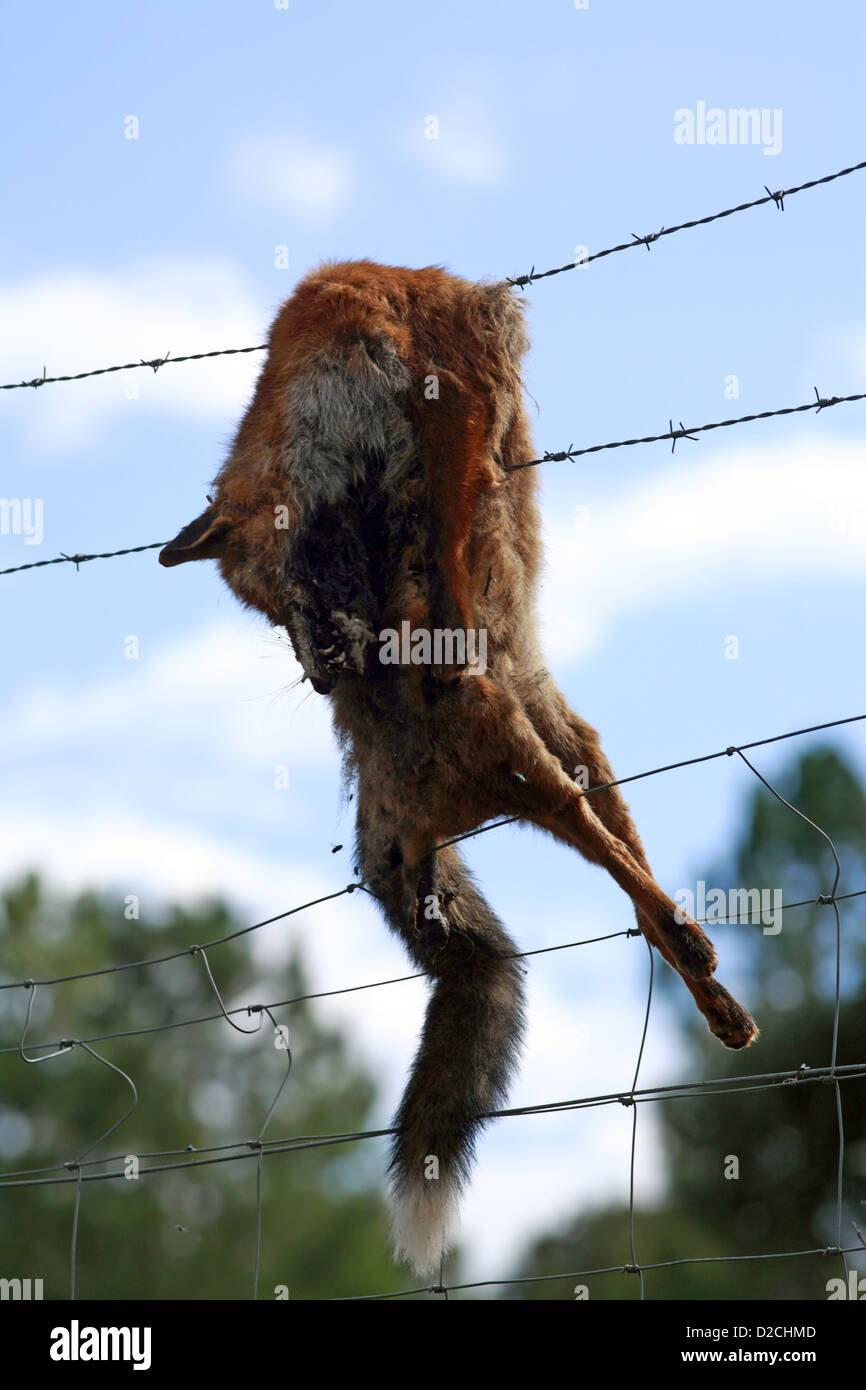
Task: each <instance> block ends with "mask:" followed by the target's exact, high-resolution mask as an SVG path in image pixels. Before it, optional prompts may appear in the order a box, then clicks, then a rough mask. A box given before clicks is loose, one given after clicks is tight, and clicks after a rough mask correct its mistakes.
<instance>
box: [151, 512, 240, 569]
mask: <svg viewBox="0 0 866 1390" xmlns="http://www.w3.org/2000/svg"><path fill="white" fill-rule="evenodd" d="M229 530H230V523H229V521H228V519H227V518H226V517H224V516H223V517H221V516H219V515H218V513H217V510H216V508H215V507H208V509H207V511H204V512H202V514H201V516H198V517H196V519H195V521H191V522H190V523H189V525H188V526H184V528H183V530H182V531H179V532H178V534H177V535H176V536H175V538H174V540H173V541H169V543H168V545H166V546H164V547H163V549H162V550H161V551H160V552H159V563H160V564H161V565H166V566H167V567H171V566H172V565H182V564H184V563H185V562H186V561H187V560H215V559H217V557H218V556H220V555H222V553H223V551H224V550H225V547H226V541H227V539H228V533H229Z"/></svg>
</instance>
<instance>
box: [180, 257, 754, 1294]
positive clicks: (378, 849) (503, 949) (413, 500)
mask: <svg viewBox="0 0 866 1390" xmlns="http://www.w3.org/2000/svg"><path fill="white" fill-rule="evenodd" d="M526 346H527V343H526V335H525V329H524V325H523V319H522V313H521V309H520V302H519V300H518V299H517V297H516V295H515V294H514V292H513V291H512V290H511V289H510V288H508V287H505V286H501V285H499V286H495V285H477V284H473V283H470V282H468V281H465V280H460V279H458V278H457V277H455V276H451V275H449V274H447V273H446V272H444V271H442V270H439V269H437V268H433V267H428V268H426V269H424V270H407V269H402V268H397V267H390V266H379V265H375V264H373V263H372V262H370V261H358V262H350V263H345V264H337V265H334V264H329V265H325V266H323V267H321V268H320V269H319V270H318V271H316V272H314V273H312V274H310V275H308V276H307V277H306V279H305V280H303V281H302V282H301V284H300V285H299V286H298V288H297V289H296V291H295V293H294V294H293V295H292V297H291V298H290V299H289V300H288V301H287V302H286V304H285V305H284V306H283V308H282V309H281V310H280V313H279V314H278V316H277V319H276V321H275V323H274V325H273V328H272V330H271V335H270V342H269V351H268V358H267V361H266V363H265V366H264V369H263V371H262V374H261V376H260V378H259V382H258V385H257V388H256V393H255V397H254V399H253V401H252V404H251V405H250V407H249V409H248V411H247V413H246V415H245V417H244V419H243V421H242V422H241V425H240V428H239V430H238V433H237V437H236V439H235V443H234V446H233V448H232V451H231V454H230V456H229V458H228V460H227V462H226V463H225V465H224V466H223V468H222V470H221V472H220V474H219V476H218V478H217V481H216V489H217V492H216V498H215V501H214V503H213V505H212V506H211V507H209V508H208V509H207V511H206V512H205V513H204V514H203V516H202V517H200V518H198V520H197V521H196V522H193V523H191V525H190V526H188V527H186V528H185V530H184V531H182V532H181V533H180V535H179V536H178V537H177V538H176V540H175V541H174V542H172V544H171V545H170V546H168V547H166V550H165V551H164V552H163V554H162V555H161V557H160V558H161V559H162V561H163V563H165V564H177V563H180V562H181V561H183V560H187V559H198V558H208V557H215V558H218V559H219V563H220V568H221V571H222V574H223V577H224V578H225V580H226V582H227V583H228V584H229V585H230V587H231V588H232V589H233V590H234V592H235V593H236V594H237V595H238V597H239V598H240V599H241V600H242V601H243V602H244V603H246V604H249V605H251V606H253V607H255V608H257V609H259V610H260V611H262V612H263V613H265V614H266V615H267V616H268V618H270V620H271V621H272V622H273V623H274V624H276V625H277V626H280V627H284V628H285V629H286V630H287V631H288V633H289V635H290V637H291V639H292V642H293V645H294V647H295V651H296V654H297V656H298V659H299V661H300V662H301V665H302V666H303V667H304V669H305V672H306V674H307V675H308V676H309V678H310V679H311V680H312V681H313V683H314V684H315V686H316V688H317V689H319V690H322V691H323V692H324V693H327V694H328V695H329V696H330V699H331V701H332V708H333V715H334V721H335V725H336V727H337V730H338V731H339V733H340V735H341V737H342V739H343V741H344V745H345V747H346V749H347V755H348V761H349V766H350V769H351V770H352V771H353V772H354V774H355V775H356V776H357V781H358V845H359V852H360V855H361V860H362V865H363V873H364V877H365V880H366V882H367V884H368V885H369V887H370V888H371V891H373V892H374V893H375V895H376V896H377V897H378V899H379V901H380V903H381V905H382V907H383V910H384V911H385V914H386V916H387V918H388V921H389V923H390V924H391V926H392V927H394V929H395V930H396V931H398V932H399V933H400V935H401V936H402V937H403V939H404V941H405V942H406V944H407V946H408V948H409V950H410V952H411V954H412V955H413V957H414V958H415V959H416V960H417V961H418V962H419V963H420V964H421V965H422V966H423V968H424V969H426V970H427V971H428V972H429V973H430V974H431V975H432V976H433V977H434V978H435V980H436V981H437V989H436V992H435V993H434V996H433V999H432V1000H431V1004H430V1010H429V1012H428V1018H427V1024H426V1027H425V1034H424V1039H423V1041H422V1047H421V1050H420V1052H419V1055H418V1058H417V1059H416V1064H415V1069H414V1073H413V1077H412V1080H411V1082H410V1085H409V1088H408V1090H407V1093H406V1096H405V1097H404V1101H403V1106H402V1108H401V1112H400V1115H399V1116H398V1138H397V1141H396V1145H395V1155H394V1161H393V1166H394V1169H395V1174H396V1176H395V1189H396V1193H397V1196H398V1199H401V1200H402V1199H405V1198H406V1197H407V1193H408V1194H410V1195H411V1200H412V1202H413V1203H414V1206H413V1208H412V1216H411V1220H410V1222H409V1224H410V1225H412V1228H413V1231H412V1233H411V1234H410V1236H409V1237H405V1236H404V1235H400V1237H399V1241H398V1243H399V1244H400V1245H401V1248H403V1249H408V1250H409V1251H410V1253H411V1254H412V1257H413V1258H414V1259H415V1261H416V1263H417V1264H418V1265H419V1267H426V1265H429V1263H430V1261H431V1259H433V1256H434V1255H435V1252H436V1250H439V1249H441V1247H442V1241H443V1240H444V1237H442V1240H440V1238H439V1235H438V1234H437V1235H435V1238H434V1237H430V1240H432V1244H431V1243H430V1241H429V1240H428V1234H429V1233H425V1232H426V1230H427V1228H426V1226H425V1221H426V1215H425V1212H426V1210H427V1207H425V1204H427V1206H428V1207H429V1208H430V1212H431V1213H432V1215H431V1218H430V1223H428V1224H430V1225H431V1226H432V1225H433V1224H435V1222H439V1223H440V1225H441V1224H443V1222H444V1217H442V1216H441V1213H440V1212H439V1207H437V1206H436V1202H438V1203H439V1205H440V1206H441V1205H442V1201H443V1199H442V1198H441V1193H437V1194H436V1198H435V1200H434V1198H433V1197H432V1196H430V1184H429V1183H428V1184H427V1186H426V1187H425V1185H424V1183H423V1182H421V1181H420V1174H419V1171H418V1170H419V1165H420V1164H421V1163H422V1162H423V1161H424V1159H425V1156H428V1155H430V1154H431V1153H432V1154H436V1155H438V1156H440V1157H441V1160H442V1163H443V1165H444V1167H445V1170H446V1176H447V1177H448V1178H449V1181H450V1183H451V1188H452V1189H453V1190H454V1191H456V1189H457V1188H459V1185H460V1182H461V1181H462V1179H463V1178H465V1174H466V1171H467V1167H468V1163H469V1159H470V1157H471V1152H472V1143H473V1138H474V1135H475V1133H476V1132H477V1129H478V1126H479V1123H480V1117H481V1116H482V1115H483V1114H484V1113H485V1111H489V1110H490V1109H492V1108H493V1107H494V1105H495V1104H496V1103H499V1102H501V1098H502V1096H503V1095H504V1092H505V1085H506V1083H507V1079H508V1075H509V1072H510V1070H511V1069H512V1067H513V1064H514V1058H515V1055H516V1050H517V1046H518V1043H519V1038H520V1030H521V1017H522V1015H521V999H522V995H521V985H520V978H519V972H518V970H517V967H516V965H515V963H514V960H513V954H514V948H513V943H511V941H510V940H509V938H508V937H507V935H506V934H505V932H504V930H503V928H502V926H501V924H500V923H499V922H498V921H497V919H496V918H495V917H494V916H493V914H492V913H491V912H490V909H489V908H488V907H487V905H486V904H485V903H484V901H483V899H482V898H481V897H480V895H479V894H478V893H477V890H476V889H475V888H474V886H473V885H472V883H471V880H470V879H469V876H468V875H467V873H466V870H465V868H464V866H463V864H462V861H461V860H460V857H459V855H458V854H457V853H456V851H455V850H454V849H453V848H451V849H447V850H444V851H442V852H440V854H439V855H438V856H437V855H436V854H435V846H436V845H438V844H440V843H441V842H442V841H443V840H446V839H449V838H450V837H452V836H455V835H459V834H461V833H462V832H465V831H471V830H474V829H476V828H477V827H478V826H480V825H481V824H482V823H483V822H485V821H487V820H489V819H491V818H493V817H497V816H501V815H513V816H518V817H520V818H522V819H526V820H529V821H531V822H533V823H534V824H536V825H538V826H541V827H543V828H544V829H546V830H549V831H550V832H551V833H552V834H553V835H555V836H557V837H558V838H559V839H561V840H563V841H564V842H565V843H566V844H569V845H571V846H572V847H574V848H575V849H578V850H579V851H580V852H581V854H583V855H584V857H585V858H587V859H589V860H590V861H591V862H593V863H598V864H602V865H603V866H604V867H605V868H606V869H607V870H608V872H609V873H610V874H611V875H612V876H613V878H614V879H615V880H616V882H617V883H619V884H620V885H621V886H622V887H623V888H624V889H625V891H626V892H627V893H628V894H629V895H630V897H631V898H632V901H633V903H634V906H635V910H636V913H637V920H638V923H639V925H640V927H641V929H642V930H643V932H644V933H645V935H646V936H647V938H648V940H649V941H650V942H651V944H652V945H654V946H655V947H656V948H657V949H658V950H659V951H660V952H661V954H662V955H663V956H664V958H665V959H666V960H667V961H668V962H669V963H670V964H671V965H672V966H673V967H674V969H676V970H677V971H678V972H679V973H680V975H681V976H682V978H683V980H684V981H685V983H686V985H687V986H688V988H689V989H690V990H691V992H692V994H693V996H694V998H695V1000H696V1002H697V1004H698V1007H699V1008H700V1009H701V1011H702V1012H703V1014H704V1016H705V1017H706V1019H707V1022H708V1023H709V1026H710V1028H711V1029H712V1031H713V1032H714V1033H715V1034H716V1036H718V1037H719V1038H721V1040H722V1041H723V1042H724V1043H725V1044H726V1045H727V1046H729V1047H742V1046H744V1045H746V1044H748V1043H749V1042H750V1041H751V1040H752V1039H753V1038H754V1036H755V1035H756V1032H757V1030H756V1028H755V1025H754V1023H753V1022H752V1020H751V1019H750V1018H749V1016H748V1014H746V1013H745V1011H744V1010H743V1009H742V1008H741V1007H740V1006H739V1005H738V1004H737V1003H736V1002H735V1001H734V1000H733V999H731V997H730V995H728V994H727V992H726V991H725V990H724V989H723V988H722V986H720V985H718V984H717V983H716V981H715V980H713V979H712V978H711V977H712V974H713V971H714V968H715V964H716V956H715V952H714V950H713V947H712V944H711V943H710V942H709V940H708V939H707V937H706V936H705V935H704V933H703V932H702V931H701V929H700V927H698V926H697V924H696V923H694V922H693V921H691V920H690V919H686V920H685V921H683V922H677V920H676V917H675V911H676V909H675V905H674V903H673V902H672V901H671V899H670V898H669V897H668V896H667V895H666V894H665V893H664V892H663V891H662V889H661V888H660V887H659V886H658V884H657V883H656V882H655V880H654V878H653V877H652V874H651V871H650V868H649V865H648V863H647V860H646V856H645V854H644V851H643V847H642V845H641V842H640V839H639V838H638V835H637V831H636V830H635V828H634V825H633V824H632V821H631V818H630V816H629V813H628V808H627V806H626V804H625V801H624V799H623V797H622V795H621V794H620V792H619V790H618V789H617V788H610V789H608V790H605V791H600V792H596V793H591V794H588V795H587V794H585V793H584V792H583V791H582V790H581V789H580V787H579V786H577V785H576V784H575V781H574V780H573V776H574V770H575V769H576V768H577V767H580V766H583V767H586V768H587V769H588V774H589V782H590V786H597V785H599V784H602V783H607V782H610V781H612V780H613V773H612V771H611V768H610V766H609V764H608V763H607V760H606V759H605V757H604V754H603V753H602V751H601V748H600V746H599V742H598V737H597V735H596V733H595V731H594V730H593V729H592V728H590V726H589V725H588V724H586V723H584V722H583V721H582V720H581V719H580V718H579V717H578V716H577V715H576V714H574V713H573V711H572V710H571V709H570V708H569V706H568V704H567V703H566V701H565V699H564V697H563V696H562V694H561V693H560V691H559V690H558V689H557V687H556V685H555V684H554V681H553V679H552V677H551V676H550V674H549V672H548V671H547V670H546V668H545V665H544V661H543V657H542V655H541V653H540V650H539V648H538V644H537V638H536V619H535V608H534V604H535V588H536V581H537V577H538V569H539V563H540V558H541V554H540V541H539V515H538V510H537V505H536V500H535V492H536V485H537V480H536V471H535V470H534V469H520V470H517V471H509V467H510V466H511V465H514V464H517V463H522V462H524V461H525V460H526V459H528V458H531V457H532V456H533V455H532V444H531V439H530V435H529V428H528V422H527V418H526V414H525V410H524V407H523V403H522V395H521V380H520V364H521V359H522V356H523V354H524V352H525V350H526ZM432 378H435V380H436V382H437V383H438V397H437V396H436V395H435V394H433V393H432V391H431V379H432ZM279 508H284V509H285V511H284V513H283V515H284V516H285V517H286V518H287V521H288V524H287V527H286V528H284V529H278V528H277V527H276V526H275V512H276V510H277V509H279ZM405 619H408V620H409V622H410V624H411V628H412V630H413V631H415V630H417V629H420V628H425V627H426V628H428V629H436V628H438V629H458V628H460V629H464V630H465V629H472V630H475V631H478V630H481V629H484V630H485V631H486V633H487V671H486V672H485V673H481V674H479V673H478V672H477V671H472V670H471V669H467V667H466V665H465V664H464V665H459V664H456V665H455V664H451V665H449V664H446V663H444V662H440V663H439V664H438V665H433V666H432V668H430V667H421V666H414V665H408V666H400V665H382V664H381V662H379V661H377V659H376V658H377V637H376V634H378V633H379V632H380V631H381V630H382V629H386V628H397V629H399V627H400V623H401V622H402V621H403V620H405ZM437 898H438V901H439V903H440V904H444V905H445V907H444V921H443V920H442V918H441V917H439V918H437V917H436V915H435V912H434V915H433V917H432V918H431V917H430V915H429V913H425V912H424V911H423V910H422V908H423V905H424V904H425V903H428V904H429V901H430V900H431V899H432V900H434V901H435V900H436V899H437ZM444 1186H445V1185H443V1187H444ZM434 1207H435V1212H434ZM419 1229H420V1230H421V1235H418V1230H419ZM425 1242H426V1244H425ZM437 1242H438V1243H437ZM419 1251H420V1253H419Z"/></svg>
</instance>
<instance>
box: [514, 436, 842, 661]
mask: <svg viewBox="0 0 866 1390" xmlns="http://www.w3.org/2000/svg"><path fill="white" fill-rule="evenodd" d="M863 459H864V446H863V445H862V444H858V443H850V442H846V441H842V440H839V439H830V438H826V439H824V440H823V441H821V440H819V439H816V438H810V439H806V440H801V441H799V442H791V443H789V444H786V445H784V446H780V447H776V448H772V449H767V448H765V449H755V448H753V449H749V450H744V449H737V450H736V452H733V451H726V452H723V453H720V454H719V455H717V456H716V457H715V458H714V459H712V460H711V461H710V462H708V463H699V462H689V463H688V464H686V463H674V464H672V465H670V466H669V467H668V468H666V469H665V470H664V471H661V472H658V473H655V474H653V476H652V477H650V478H648V479H647V481H646V482H644V483H641V484H638V485H637V486H633V487H632V488H631V489H630V490H629V491H628V492H623V491H619V490H617V491H615V492H614V493H613V495H612V496H611V497H610V499H609V500H607V499H605V500H604V501H601V502H599V503H597V504H594V505H590V506H589V507H584V508H578V509H576V511H575V513H573V515H572V516H571V517H570V518H569V519H568V520H566V521H562V522H553V523H552V524H549V525H548V528H547V542H548V545H547V560H548V563H547V569H546V572H545V576H544V586H543V598H542V606H541V613H542V621H543V627H544V634H545V644H546V650H548V651H549V652H550V655H551V657H552V658H558V659H559V660H568V659H575V658H580V657H586V656H588V655H590V654H591V653H592V652H593V651H594V650H596V649H597V648H598V647H599V646H600V645H601V644H602V642H604V641H605V640H606V639H607V638H608V637H609V636H610V634H611V632H612V631H613V629H614V628H615V626H616V624H617V623H618V622H619V621H621V620H622V619H624V618H628V617H632V616H634V615H635V614H639V613H642V612H647V611H649V610H652V609H656V608H658V607H660V606H661V605H663V604H670V603H689V604H695V603H699V602H701V601H705V600H707V599H709V598H712V597H714V596H715V595H717V594H719V593H721V592H723V591H726V590H727V591H734V590H740V591H742V590H745V589H749V590H750V591H752V592H758V591H759V590H760V589H761V588H764V589H770V588H772V587H775V586H778V585H782V584H786V583H791V582H796V581H802V580H808V579H810V578H814V579H815V580H816V581H820V582H824V583H826V582H827V581H828V580H830V579H833V578H834V577H843V576H853V575H858V576H860V577H861V578H862V576H863V575H864V574H866V469H864V467H863ZM553 466H554V465H551V467H553Z"/></svg>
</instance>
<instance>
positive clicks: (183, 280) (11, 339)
mask: <svg viewBox="0 0 866 1390" xmlns="http://www.w3.org/2000/svg"><path fill="white" fill-rule="evenodd" d="M0 320H2V322H3V330H4V331H3V341H2V343H0V376H2V379H3V380H4V381H15V380H21V379H22V378H26V379H28V380H30V379H32V378H35V377H39V376H41V375H42V369H43V366H44V367H45V368H46V369H47V375H48V376H59V375H61V374H62V375H68V374H72V373H75V372H84V371H89V370H91V369H92V368H95V367H105V366H111V365H114V364H115V363H124V362H137V361H139V360H140V359H142V358H144V359H146V360H150V359H156V358H161V357H164V356H165V355H166V353H167V352H170V353H172V354H173V355H175V356H181V355H183V354H185V353H194V352H207V351H210V350H212V349H214V348H223V347H246V346H248V345H251V344H254V343H260V342H262V341H263V339H264V336H265V331H266V326H265V324H264V323H263V318H262V310H261V306H260V304H259V303H257V301H256V297H255V292H254V289H253V286H252V284H251V282H250V281H249V279H248V277H247V276H246V275H245V274H244V273H243V272H242V271H241V270H240V269H239V268H238V267H237V266H235V265H233V264H232V262H231V261H228V260H225V259H223V258H218V257H207V256H195V257H189V258H185V257H163V258H154V259H148V260H143V261H136V262H131V263H130V264H128V265H125V266H120V267H118V268H117V269H115V270H111V271H99V272H96V271H84V270H52V271H49V272H46V273H45V274H41V275H37V276H34V277H32V278H31V279H29V280H26V281H24V282H23V283H21V284H17V285H15V286H12V285H0ZM263 356H264V354H263V353H249V354H247V353H244V354H241V355H239V356H233V357H223V358H219V357H218V358H211V359H208V360H205V361H203V362H186V363H184V364H183V366H181V367H168V366H166V367H163V368H161V369H160V370H159V371H158V372H157V373H156V374H154V373H153V372H151V371H148V370H146V369H141V370H136V371H134V372H118V373H112V374H110V375H107V376H98V377H93V378H91V379H90V380H88V381H80V382H75V383H72V382H70V383H59V384H56V385H53V386H45V387H43V388H41V389H40V390H38V391H37V392H32V391H16V392H10V393H7V394H8V395H9V396H11V397H12V399H11V400H7V401H6V402H4V405H5V407H6V408H7V414H8V415H9V416H10V417H11V418H16V419H18V420H19V421H20V422H21V423H22V425H23V427H24V428H25V430H26V432H27V433H28V435H29V438H30V441H31V443H33V444H34V445H36V446H37V447H39V448H42V449H45V450H46V451H61V450H65V449H74V448H79V447H81V445H82V444H84V443H85V442H88V441H89V440H90V439H91V438H92V437H93V436H94V435H95V433H96V430H97V426H98V425H99V424H100V423H102V422H103V421H104V420H105V419H106V418H107V417H111V416H114V415H120V414H125V415H126V417H127V418H129V416H130V415H131V414H132V413H133V412H135V411H140V410H141V409H142V406H144V405H151V406H153V407H154V408H156V409H158V410H162V411H166V412H168V413H170V414H174V415H182V416H186V417H188V418H191V419H193V420H214V419H216V420H226V421H231V420H232V419H233V418H234V417H235V416H236V415H237V414H238V413H239V411H240V410H241V409H242V407H243V406H244V404H245V403H246V401H247V399H248V398H249V394H250V390H251V387H252V384H253V382H254V381H255V378H256V376H257V374H258V372H259V371H260V369H261V365H262V360H263ZM129 393H133V394H132V395H131V396H130V394H129ZM35 395H38V401H34V399H33V397H34V396H35Z"/></svg>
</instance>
